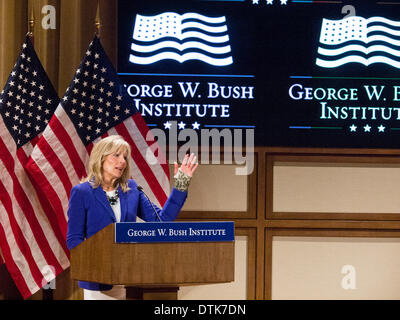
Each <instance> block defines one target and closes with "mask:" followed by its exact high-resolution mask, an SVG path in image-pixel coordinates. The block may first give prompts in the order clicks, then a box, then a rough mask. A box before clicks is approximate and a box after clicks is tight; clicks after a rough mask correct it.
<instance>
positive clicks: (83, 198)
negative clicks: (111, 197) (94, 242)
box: [67, 180, 187, 290]
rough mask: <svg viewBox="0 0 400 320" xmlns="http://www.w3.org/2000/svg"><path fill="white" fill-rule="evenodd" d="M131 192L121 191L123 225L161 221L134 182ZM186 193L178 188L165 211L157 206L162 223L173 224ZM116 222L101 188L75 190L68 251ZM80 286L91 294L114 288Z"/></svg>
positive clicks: (82, 186) (84, 186) (83, 283)
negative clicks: (93, 291)
mask: <svg viewBox="0 0 400 320" xmlns="http://www.w3.org/2000/svg"><path fill="white" fill-rule="evenodd" d="M128 186H129V188H130V190H128V191H127V192H123V191H122V189H121V187H119V189H118V192H119V199H120V204H121V222H135V221H136V217H137V216H138V217H139V218H141V219H143V220H144V221H158V218H157V216H156V214H155V212H154V210H153V207H152V206H151V203H150V201H149V200H148V199H147V198H146V197H145V196H144V194H143V193H142V192H139V191H138V190H137V184H136V182H135V181H134V180H129V182H128ZM186 197H187V192H182V191H179V190H177V189H175V188H173V189H172V192H171V194H170V196H169V198H168V200H167V202H166V203H165V205H164V207H163V208H162V209H160V208H158V207H157V206H155V205H154V207H155V209H156V210H157V212H158V214H159V216H160V218H161V220H163V221H173V220H175V218H176V217H177V216H178V213H179V212H180V210H181V208H182V207H183V204H184V203H185V200H186ZM114 222H116V218H115V215H114V211H113V210H112V208H111V206H110V203H109V202H108V200H107V197H106V194H105V192H104V191H103V189H102V188H101V187H97V188H93V187H92V186H91V185H90V183H89V182H84V183H81V184H78V185H76V186H74V187H73V188H72V190H71V196H70V199H69V207H68V230H67V247H68V249H72V248H74V247H76V246H77V245H78V244H80V243H81V242H82V241H84V240H85V239H87V238H90V237H91V236H92V235H94V234H95V233H97V232H98V231H100V230H101V229H103V228H104V227H106V226H108V225H109V224H111V223H114ZM78 284H79V286H80V287H81V288H84V289H89V290H110V289H111V288H112V286H111V285H106V284H100V283H94V282H86V281H79V282H78Z"/></svg>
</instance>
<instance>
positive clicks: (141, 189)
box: [137, 186, 162, 222]
mask: <svg viewBox="0 0 400 320" xmlns="http://www.w3.org/2000/svg"><path fill="white" fill-rule="evenodd" d="M137 189H138V191H139V192H141V193H143V194H144V196H145V197H146V198H147V200H149V202H150V204H151V207H152V208H153V211H154V213H155V214H156V216H157V218H158V221H160V222H161V221H162V220H161V218H160V216H159V214H158V212H157V210H156V208H154V205H153V202H151V201H150V199H149V197H148V196H147V194H146V193H145V192H144V191H143V188H142V187H141V186H137Z"/></svg>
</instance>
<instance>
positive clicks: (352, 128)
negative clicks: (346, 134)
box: [350, 124, 357, 132]
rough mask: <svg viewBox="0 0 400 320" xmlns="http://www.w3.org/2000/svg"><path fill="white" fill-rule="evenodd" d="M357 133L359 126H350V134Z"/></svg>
mask: <svg viewBox="0 0 400 320" xmlns="http://www.w3.org/2000/svg"><path fill="white" fill-rule="evenodd" d="M356 131H357V126H355V125H354V124H352V125H351V126H350V132H356Z"/></svg>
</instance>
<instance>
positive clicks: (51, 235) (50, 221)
mask: <svg viewBox="0 0 400 320" xmlns="http://www.w3.org/2000/svg"><path fill="white" fill-rule="evenodd" d="M24 151H25V148H20V149H18V150H17V155H18V158H19V160H20V162H21V163H22V164H25V163H27V162H28V159H29V158H28V157H27V155H26V154H25V152H24ZM17 170H18V171H17V172H20V171H19V170H21V171H22V170H24V174H26V176H27V177H28V178H29V182H28V181H26V184H25V188H26V190H25V191H26V195H27V196H28V198H29V200H30V202H31V203H32V204H33V206H34V208H35V210H36V211H37V212H36V215H37V216H36V217H37V219H40V227H41V229H42V230H43V232H44V235H45V236H46V239H47V241H48V243H49V244H50V245H51V246H52V251H53V252H59V250H60V248H59V246H61V247H62V249H63V250H64V253H65V255H61V261H60V263H61V264H62V265H64V266H65V267H68V266H69V261H68V256H69V250H68V248H67V244H66V243H65V240H64V238H63V236H62V234H61V233H60V230H59V228H58V224H57V221H56V219H55V217H54V214H53V211H52V210H51V206H50V203H49V202H48V200H47V197H46V195H45V194H44V193H43V192H42V191H41V189H40V188H39V187H38V186H37V187H36V188H35V186H34V185H35V181H34V180H33V179H31V177H30V176H29V174H28V172H27V170H26V169H25V168H22V167H21V168H17ZM22 179H23V177H19V180H22ZM35 192H36V194H37V196H36V197H34V193H35ZM38 202H39V203H38ZM42 210H43V213H45V217H46V218H45V217H44V216H43V215H41V214H40V213H41V212H42ZM33 218H35V216H33ZM60 254H61V252H60ZM53 256H54V254H53ZM58 271H59V272H61V271H62V270H58Z"/></svg>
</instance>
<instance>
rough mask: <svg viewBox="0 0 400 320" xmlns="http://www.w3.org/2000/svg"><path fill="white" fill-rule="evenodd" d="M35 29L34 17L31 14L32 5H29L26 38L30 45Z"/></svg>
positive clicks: (32, 13)
mask: <svg viewBox="0 0 400 320" xmlns="http://www.w3.org/2000/svg"><path fill="white" fill-rule="evenodd" d="M34 29H35V15H34V12H33V3H32V5H31V10H30V14H29V19H28V34H27V35H28V37H29V40H31V42H32V45H33V41H34V40H33V31H34Z"/></svg>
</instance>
